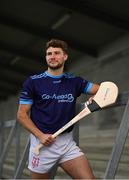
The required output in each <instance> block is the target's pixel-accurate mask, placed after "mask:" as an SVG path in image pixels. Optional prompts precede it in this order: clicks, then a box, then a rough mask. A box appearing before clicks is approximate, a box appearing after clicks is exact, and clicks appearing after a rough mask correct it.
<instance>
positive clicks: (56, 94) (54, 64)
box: [17, 39, 99, 179]
mask: <svg viewBox="0 0 129 180" xmlns="http://www.w3.org/2000/svg"><path fill="white" fill-rule="evenodd" d="M67 59H68V52H67V44H66V42H64V41H62V40H58V39H52V40H50V41H49V42H47V44H46V62H47V65H48V69H47V71H45V72H43V73H41V74H38V75H33V76H31V77H29V78H28V79H27V80H26V81H25V82H24V84H23V89H22V92H21V95H20V105H19V109H18V113H17V119H18V121H19V122H20V123H21V124H22V125H23V126H24V127H25V128H26V129H27V130H28V131H29V132H31V135H30V152H29V165H28V168H29V169H30V170H31V174H32V178H33V179H49V173H50V170H51V169H52V167H53V166H54V164H55V163H57V162H58V163H59V165H60V166H61V167H62V168H63V169H64V170H65V171H66V172H67V173H68V174H69V175H70V176H71V177H72V178H74V179H95V177H94V175H93V172H92V170H91V167H90V165H89V163H88V160H87V159H86V157H85V155H84V154H83V152H82V151H81V150H80V148H79V147H78V146H77V145H76V143H75V142H74V140H73V136H72V129H73V126H72V127H70V128H69V129H68V130H66V131H65V132H64V133H62V134H61V135H59V136H58V137H57V138H56V139H53V138H52V134H53V133H54V132H56V131H57V130H58V129H60V128H61V127H62V126H64V125H65V124H66V123H67V122H69V121H70V120H71V119H72V118H73V117H74V116H75V106H76V99H77V97H78V96H80V95H81V93H88V94H93V95H94V94H95V93H96V92H97V91H98V89H99V85H98V84H95V83H92V82H89V81H87V80H84V79H83V78H81V77H76V76H74V75H72V74H69V73H65V72H64V64H65V61H67ZM29 114H30V116H29ZM39 143H42V144H43V145H44V147H43V148H42V149H41V150H40V154H39V155H35V154H34V153H33V151H32V150H33V148H34V147H35V146H36V145H38V144H39Z"/></svg>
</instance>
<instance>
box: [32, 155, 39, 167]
mask: <svg viewBox="0 0 129 180" xmlns="http://www.w3.org/2000/svg"><path fill="white" fill-rule="evenodd" d="M38 165H39V158H37V157H35V156H33V159H32V167H33V168H35V167H38Z"/></svg>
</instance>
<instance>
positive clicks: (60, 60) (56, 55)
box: [46, 47, 67, 70]
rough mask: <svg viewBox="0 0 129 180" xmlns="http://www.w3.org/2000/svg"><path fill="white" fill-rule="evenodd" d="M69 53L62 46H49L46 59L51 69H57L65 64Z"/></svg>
mask: <svg viewBox="0 0 129 180" xmlns="http://www.w3.org/2000/svg"><path fill="white" fill-rule="evenodd" d="M66 60H67V54H66V53H64V51H63V50H62V49H61V48H56V47H49V48H48V49H47V51H46V61H47V65H48V67H49V68H50V69H53V70H56V69H59V68H61V67H63V66H64V63H65V61H66Z"/></svg>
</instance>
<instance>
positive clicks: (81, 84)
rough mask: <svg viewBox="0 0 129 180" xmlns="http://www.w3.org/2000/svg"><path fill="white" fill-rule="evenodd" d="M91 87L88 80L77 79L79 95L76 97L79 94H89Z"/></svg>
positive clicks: (91, 84)
mask: <svg viewBox="0 0 129 180" xmlns="http://www.w3.org/2000/svg"><path fill="white" fill-rule="evenodd" d="M92 86H93V83H92V82H90V81H88V80H85V79H83V78H81V77H78V88H79V91H78V92H79V94H78V96H79V95H80V94H81V93H84V94H87V93H89V92H90V89H91V88H92Z"/></svg>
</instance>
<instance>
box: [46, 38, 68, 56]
mask: <svg viewBox="0 0 129 180" xmlns="http://www.w3.org/2000/svg"><path fill="white" fill-rule="evenodd" d="M49 47H55V48H56V47H57V48H61V49H62V50H63V51H64V52H65V53H66V54H67V53H68V45H67V43H66V42H65V41H62V40H59V39H51V40H50V41H48V42H47V43H46V50H47V49H48V48H49Z"/></svg>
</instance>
